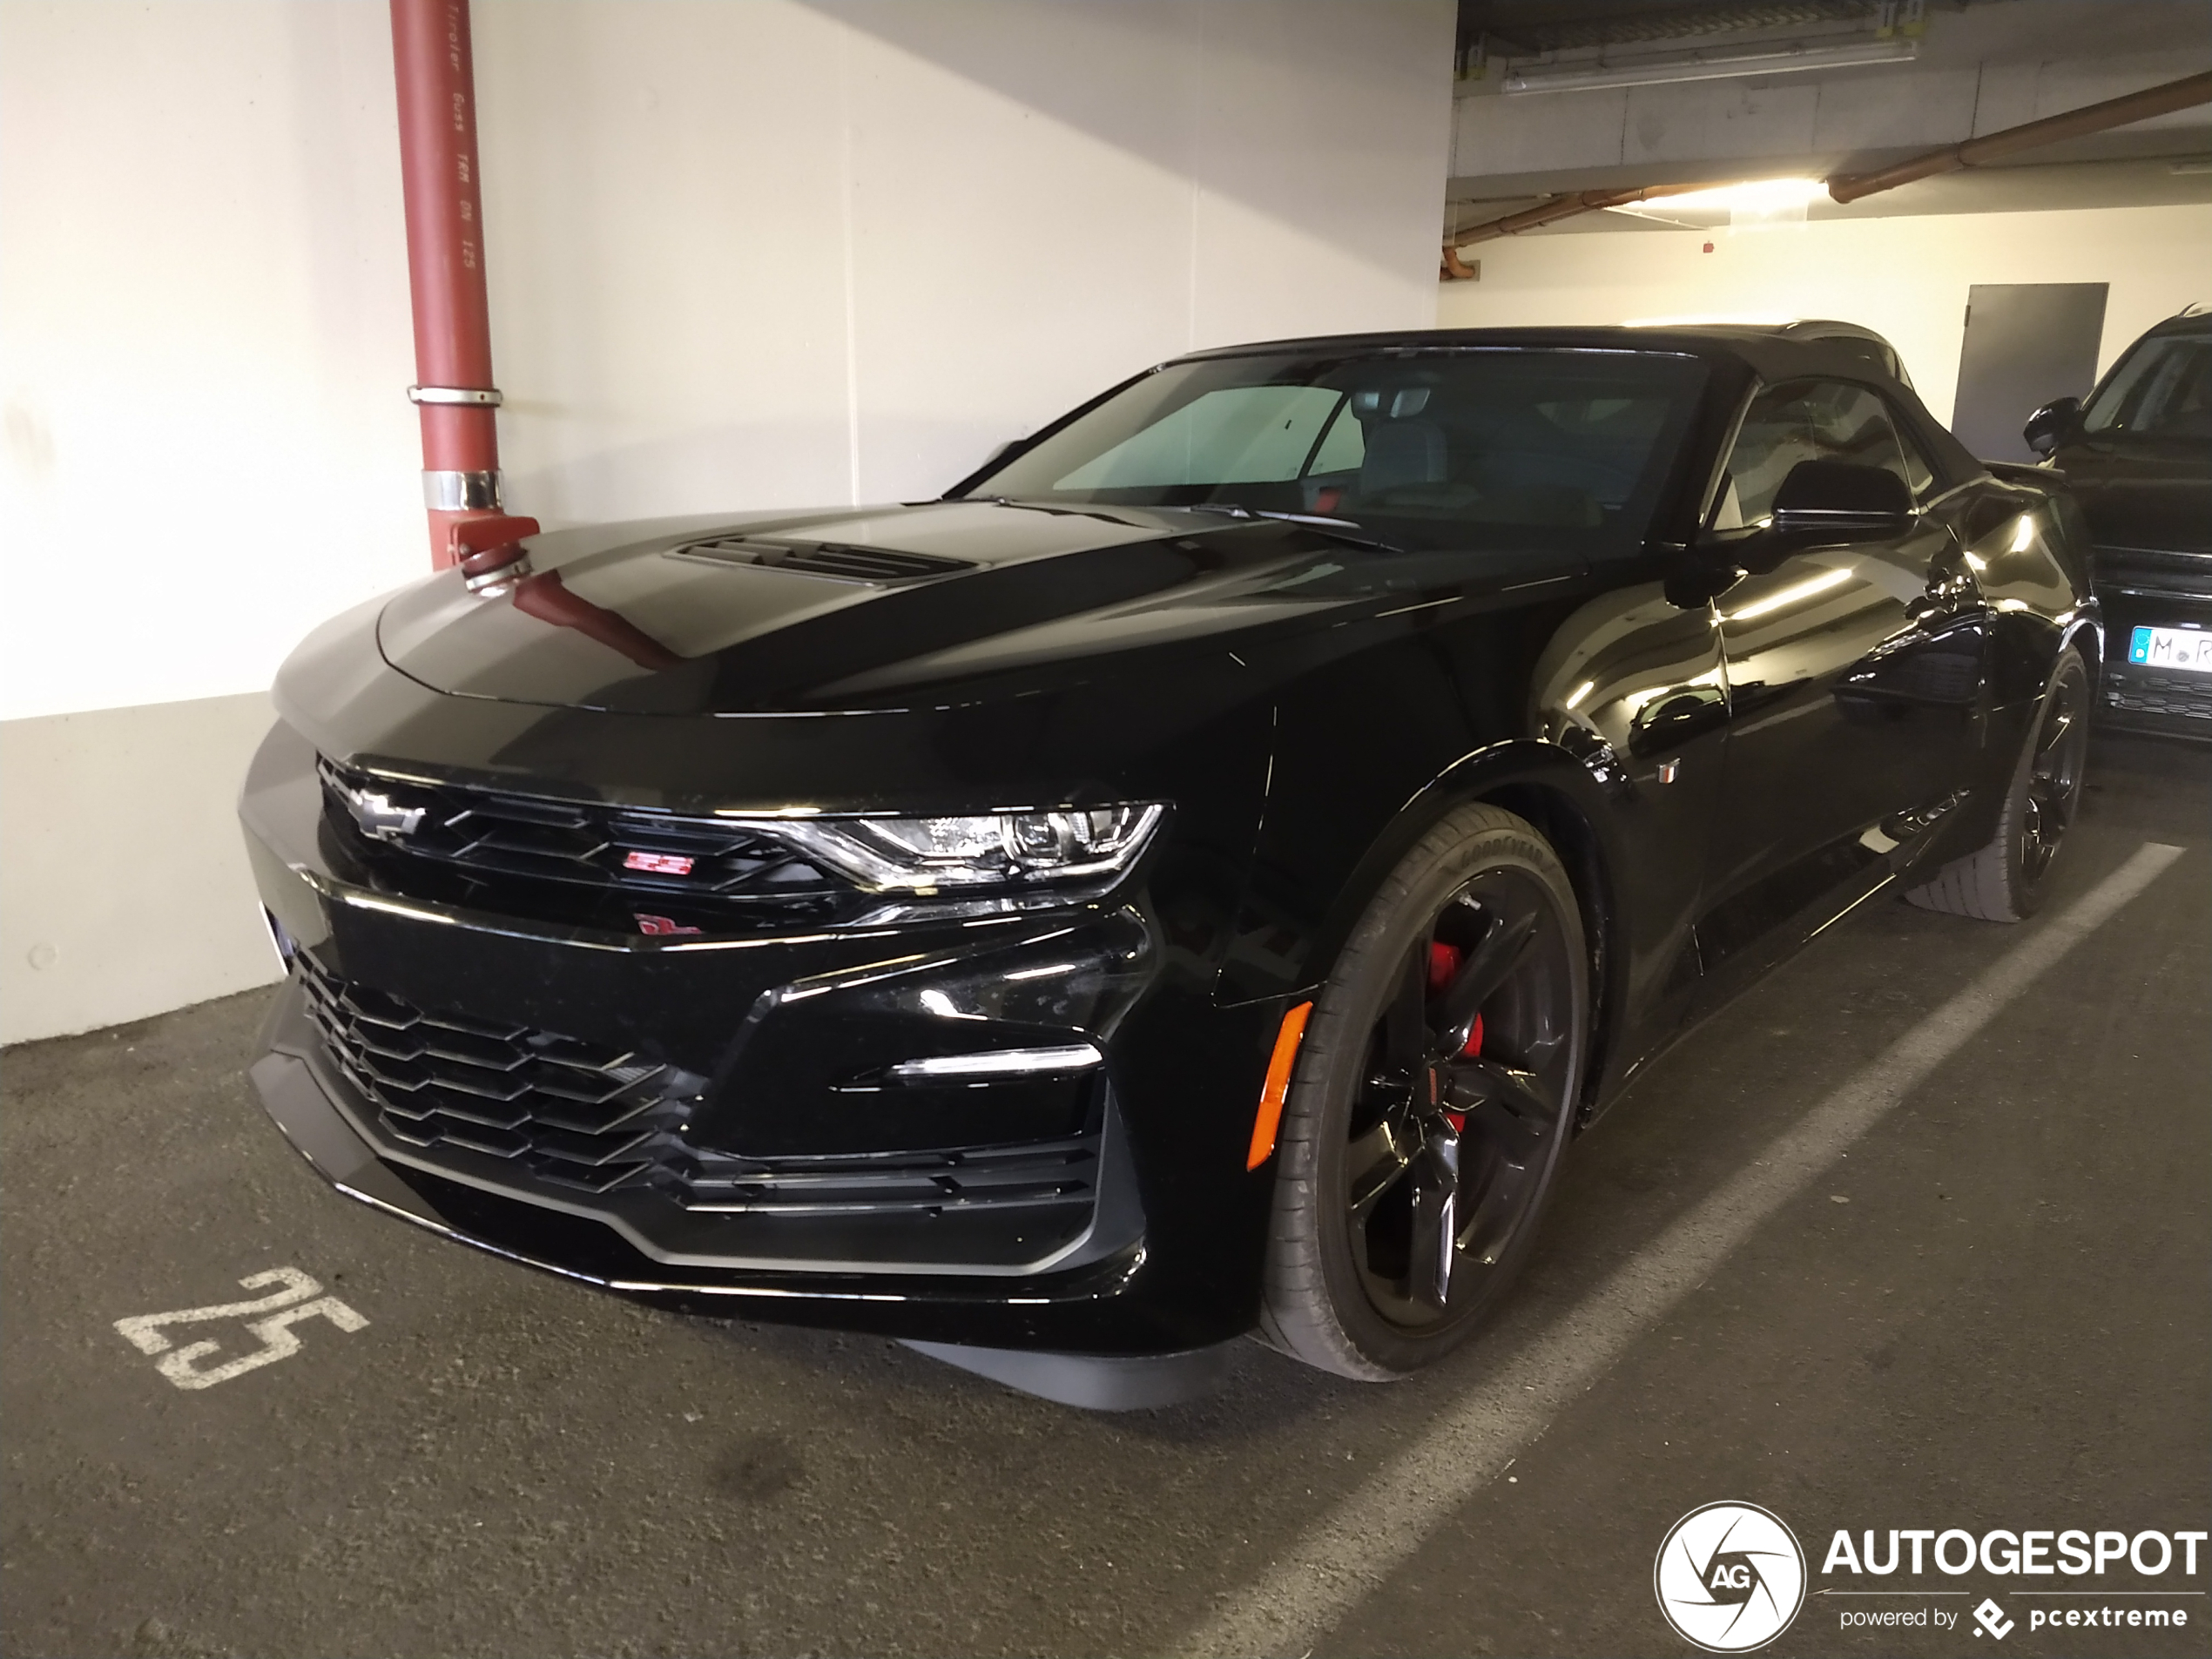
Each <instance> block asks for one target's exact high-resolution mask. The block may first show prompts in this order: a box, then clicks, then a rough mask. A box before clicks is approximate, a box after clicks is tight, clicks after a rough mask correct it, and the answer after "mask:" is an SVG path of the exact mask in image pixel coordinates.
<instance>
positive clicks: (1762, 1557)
mask: <svg viewBox="0 0 2212 1659" xmlns="http://www.w3.org/2000/svg"><path fill="white" fill-rule="evenodd" d="M1651 1587H1652V1590H1653V1593H1654V1594H1655V1595H1657V1596H1658V1598H1659V1611H1660V1612H1661V1613H1662V1614H1664V1615H1666V1619H1667V1622H1668V1623H1669V1624H1670V1625H1672V1626H1673V1627H1674V1628H1675V1634H1676V1635H1679V1636H1681V1637H1682V1638H1683V1641H1685V1642H1693V1643H1695V1644H1696V1646H1698V1647H1701V1648H1703V1649H1705V1650H1706V1651H1707V1652H1708V1653H1749V1652H1750V1651H1751V1649H1754V1648H1764V1646H1766V1644H1767V1643H1768V1642H1771V1641H1773V1640H1774V1639H1775V1637H1777V1636H1778V1635H1781V1634H1782V1633H1783V1632H1784V1630H1786V1629H1789V1628H1790V1622H1791V1620H1792V1619H1794V1618H1796V1617H1797V1609H1798V1608H1802V1607H1803V1606H1804V1604H1805V1553H1804V1550H1802V1549H1800V1548H1798V1547H1797V1534H1794V1533H1792V1532H1791V1530H1790V1528H1789V1527H1787V1526H1785V1525H1784V1523H1783V1521H1782V1518H1781V1517H1780V1516H1778V1515H1776V1514H1772V1513H1770V1512H1769V1511H1767V1510H1764V1509H1762V1508H1760V1507H1758V1506H1757V1504H1753V1503H1709V1504H1707V1505H1705V1506H1704V1507H1703V1508H1699V1509H1693V1510H1691V1511H1690V1512H1689V1514H1686V1515H1684V1516H1683V1518H1682V1519H1681V1520H1680V1521H1676V1522H1675V1524H1674V1526H1673V1527H1671V1528H1669V1531H1668V1533H1667V1536H1666V1538H1665V1539H1664V1540H1663V1541H1662V1542H1661V1544H1660V1546H1659V1555H1658V1559H1657V1560H1656V1561H1654V1562H1653V1563H1652V1567H1651Z"/></svg>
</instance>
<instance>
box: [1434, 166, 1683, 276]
mask: <svg viewBox="0 0 2212 1659" xmlns="http://www.w3.org/2000/svg"><path fill="white" fill-rule="evenodd" d="M1716 188H1718V186H1716V185H1710V184H1707V185H1641V186H1639V187H1638V188H1636V189H1634V190H1584V191H1580V192H1576V193H1575V194H1574V195H1572V196H1554V197H1553V198H1552V199H1551V200H1549V201H1548V202H1539V203H1537V204H1536V206H1534V207H1528V208H1524V209H1522V210H1521V212H1518V213H1507V215H1506V216H1505V217H1504V218H1503V219H1488V220H1486V221H1485V222H1484V223H1482V224H1480V225H1470V226H1467V228H1466V229H1465V230H1463V231H1459V232H1455V233H1453V235H1451V236H1449V237H1447V239H1445V244H1444V251H1445V256H1446V258H1445V263H1446V265H1447V267H1448V266H1451V265H1453V264H1455V263H1457V261H1456V260H1455V259H1453V255H1455V254H1457V253H1459V251H1460V249H1461V248H1466V247H1473V246H1474V245H1475V244H1476V243H1478V242H1487V241H1490V240H1492V239H1494V238H1496V237H1500V236H1514V235H1518V234H1519V233H1521V232H1522V231H1533V230H1534V229H1536V228H1537V227H1538V226H1543V225H1551V224H1555V223H1557V222H1558V221H1559V220H1561V219H1573V218H1574V217H1575V215H1576V214H1578V213H1595V212H1598V211H1599V210H1600V209H1602V208H1607V207H1627V206H1632V205H1633V204H1635V203H1636V202H1642V201H1651V200H1653V199H1656V198H1658V197H1662V196H1683V195H1687V194H1689V192H1691V191H1693V190H1712V189H1716Z"/></svg>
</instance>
